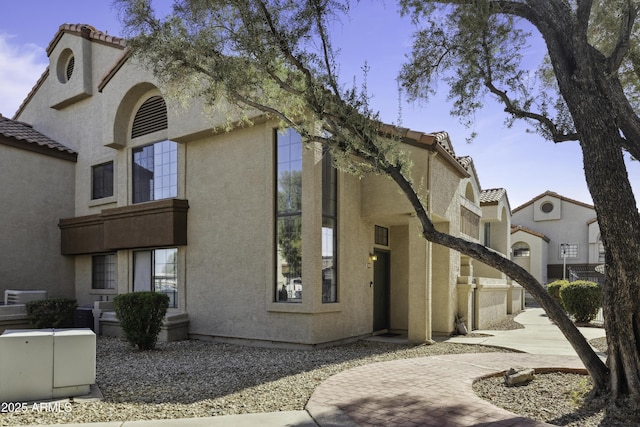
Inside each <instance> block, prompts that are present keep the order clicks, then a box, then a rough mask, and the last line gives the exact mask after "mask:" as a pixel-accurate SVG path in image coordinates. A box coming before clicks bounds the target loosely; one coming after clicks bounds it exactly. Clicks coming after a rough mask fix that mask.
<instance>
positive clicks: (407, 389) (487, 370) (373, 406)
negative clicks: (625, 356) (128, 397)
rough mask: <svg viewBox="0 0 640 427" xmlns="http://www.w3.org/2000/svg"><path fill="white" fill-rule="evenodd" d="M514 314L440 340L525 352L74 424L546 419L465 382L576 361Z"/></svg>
mask: <svg viewBox="0 0 640 427" xmlns="http://www.w3.org/2000/svg"><path fill="white" fill-rule="evenodd" d="M515 320H516V321H517V322H519V323H521V324H523V325H524V329H517V330H512V331H474V332H479V333H484V334H487V335H490V336H486V337H478V338H465V337H452V338H450V339H448V340H447V341H449V342H457V343H465V344H472V343H473V344H479V345H490V346H497V347H504V348H511V349H514V350H519V351H523V352H526V353H469V354H454V355H442V356H431V357H421V358H415V359H404V360H394V361H390V362H380V363H374V364H370V365H365V366H360V367H357V368H353V369H349V370H347V371H344V372H341V373H339V374H336V375H334V376H332V377H330V378H329V379H327V380H326V381H325V382H323V383H322V384H320V386H318V388H316V390H315V391H314V393H313V394H312V395H311V398H310V399H309V402H308V403H307V405H306V408H305V409H306V410H305V411H289V412H277V413H265V414H248V415H230V416H217V417H209V418H191V419H179V420H162V421H159V420H153V421H126V422H108V423H94V424H76V425H74V426H76V427H80V426H85V427H151V426H179V427H182V426H184V427H205V426H206V427H226V426H233V427H237V426H239V427H253V426H266V427H281V426H297V427H314V426H322V427H350V426H394V427H395V426H406V427H410V426H411V427H414V426H415V427H417V426H433V427H454V426H455V427H457V426H459V427H466V426H483V427H484V426H487V427H489V426H491V427H507V426H515V427H525V426H526V427H531V426H549V425H550V424H545V423H538V422H535V421H533V420H530V419H527V418H523V417H520V416H518V415H515V414H513V413H511V412H508V411H505V410H503V409H500V408H497V407H495V406H493V405H491V404H490V403H488V402H487V401H485V400H483V399H481V398H479V397H478V396H476V395H475V393H474V392H473V390H472V384H473V381H474V380H476V379H477V378H481V377H484V376H488V375H495V374H499V373H502V372H504V371H506V370H508V369H509V368H510V367H512V366H526V367H531V368H558V369H582V368H583V365H582V363H581V362H580V360H579V359H578V357H577V356H576V355H575V352H574V351H573V349H572V348H571V346H570V345H569V343H568V342H567V341H566V339H565V338H564V336H563V335H562V334H561V333H560V331H559V330H558V328H557V327H556V326H555V325H553V324H552V323H551V322H550V321H549V319H548V318H547V317H546V315H545V314H544V312H543V311H542V309H538V308H533V309H527V310H526V311H524V312H523V313H521V314H520V315H518V316H517V317H516V318H515ZM580 331H581V332H582V333H583V334H584V335H585V337H587V339H592V338H598V337H603V336H604V330H603V329H599V328H580Z"/></svg>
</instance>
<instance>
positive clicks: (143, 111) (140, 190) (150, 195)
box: [131, 95, 178, 203]
mask: <svg viewBox="0 0 640 427" xmlns="http://www.w3.org/2000/svg"><path fill="white" fill-rule="evenodd" d="M163 129H167V106H166V104H165V102H164V99H162V97H161V96H157V95H156V96H152V97H150V98H149V99H147V100H146V101H144V102H143V103H142V105H141V106H140V108H139V109H138V111H137V112H136V115H135V118H134V119H133V125H132V127H131V138H132V139H133V138H137V137H140V136H143V135H148V134H151V133H154V132H157V131H160V130H163ZM132 163H133V164H132V177H133V183H132V187H133V188H132V202H133V203H142V202H148V201H151V200H160V199H169V198H172V197H176V196H177V195H178V144H177V143H175V142H174V141H169V140H162V141H158V142H155V143H153V144H148V145H144V146H139V147H135V148H134V149H133V150H132Z"/></svg>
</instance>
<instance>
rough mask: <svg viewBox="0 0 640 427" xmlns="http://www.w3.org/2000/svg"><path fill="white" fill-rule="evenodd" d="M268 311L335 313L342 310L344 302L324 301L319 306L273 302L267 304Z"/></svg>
mask: <svg viewBox="0 0 640 427" xmlns="http://www.w3.org/2000/svg"><path fill="white" fill-rule="evenodd" d="M267 311H268V312H272V313H299V314H316V313H335V312H339V311H342V304H341V303H339V302H331V303H323V304H320V305H317V306H311V307H310V306H309V305H307V304H301V303H292V302H271V303H269V304H268V305H267Z"/></svg>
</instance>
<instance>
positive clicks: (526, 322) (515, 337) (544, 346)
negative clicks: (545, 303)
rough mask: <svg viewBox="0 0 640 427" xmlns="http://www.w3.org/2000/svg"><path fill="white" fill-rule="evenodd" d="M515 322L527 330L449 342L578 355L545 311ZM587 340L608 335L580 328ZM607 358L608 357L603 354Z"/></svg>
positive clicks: (531, 311) (600, 330)
mask: <svg viewBox="0 0 640 427" xmlns="http://www.w3.org/2000/svg"><path fill="white" fill-rule="evenodd" d="M515 321H516V322H518V323H520V324H521V325H523V326H524V329H514V330H509V331H487V330H484V331H481V330H479V331H473V332H474V333H479V334H486V335H490V336H488V337H477V338H471V337H465V336H462V335H461V336H455V337H452V338H449V339H448V340H447V342H454V343H461V344H481V345H487V346H492V347H500V348H510V349H512V350H517V351H522V352H525V353H530V354H558V355H567V356H576V352H575V351H574V350H573V347H571V344H569V341H567V340H566V338H565V337H564V335H562V332H560V329H558V327H557V326H556V325H554V324H553V323H551V321H550V320H549V318H548V317H547V315H546V313H545V312H544V310H543V309H541V308H528V309H526V310H525V311H523V312H522V313H520V314H519V315H517V316H516V317H515ZM578 329H579V330H580V332H581V333H582V335H584V336H585V338H586V339H587V340H592V339H594V338H601V337H604V336H605V333H604V329H603V328H592V327H581V328H578ZM601 356H604V354H601Z"/></svg>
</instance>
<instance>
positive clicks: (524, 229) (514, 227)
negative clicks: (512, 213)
mask: <svg viewBox="0 0 640 427" xmlns="http://www.w3.org/2000/svg"><path fill="white" fill-rule="evenodd" d="M518 231H522V232H525V233H527V234H531V235H533V236H537V237H540V238H541V239H542V240H544V241H545V242H547V243H549V242H550V241H551V239H549V238H548V237H547V236H545V235H544V234H542V233H540V232H538V231H534V230H532V229H530V228H527V227H523V226H522V225H512V226H511V234H513V233H515V232H518Z"/></svg>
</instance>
